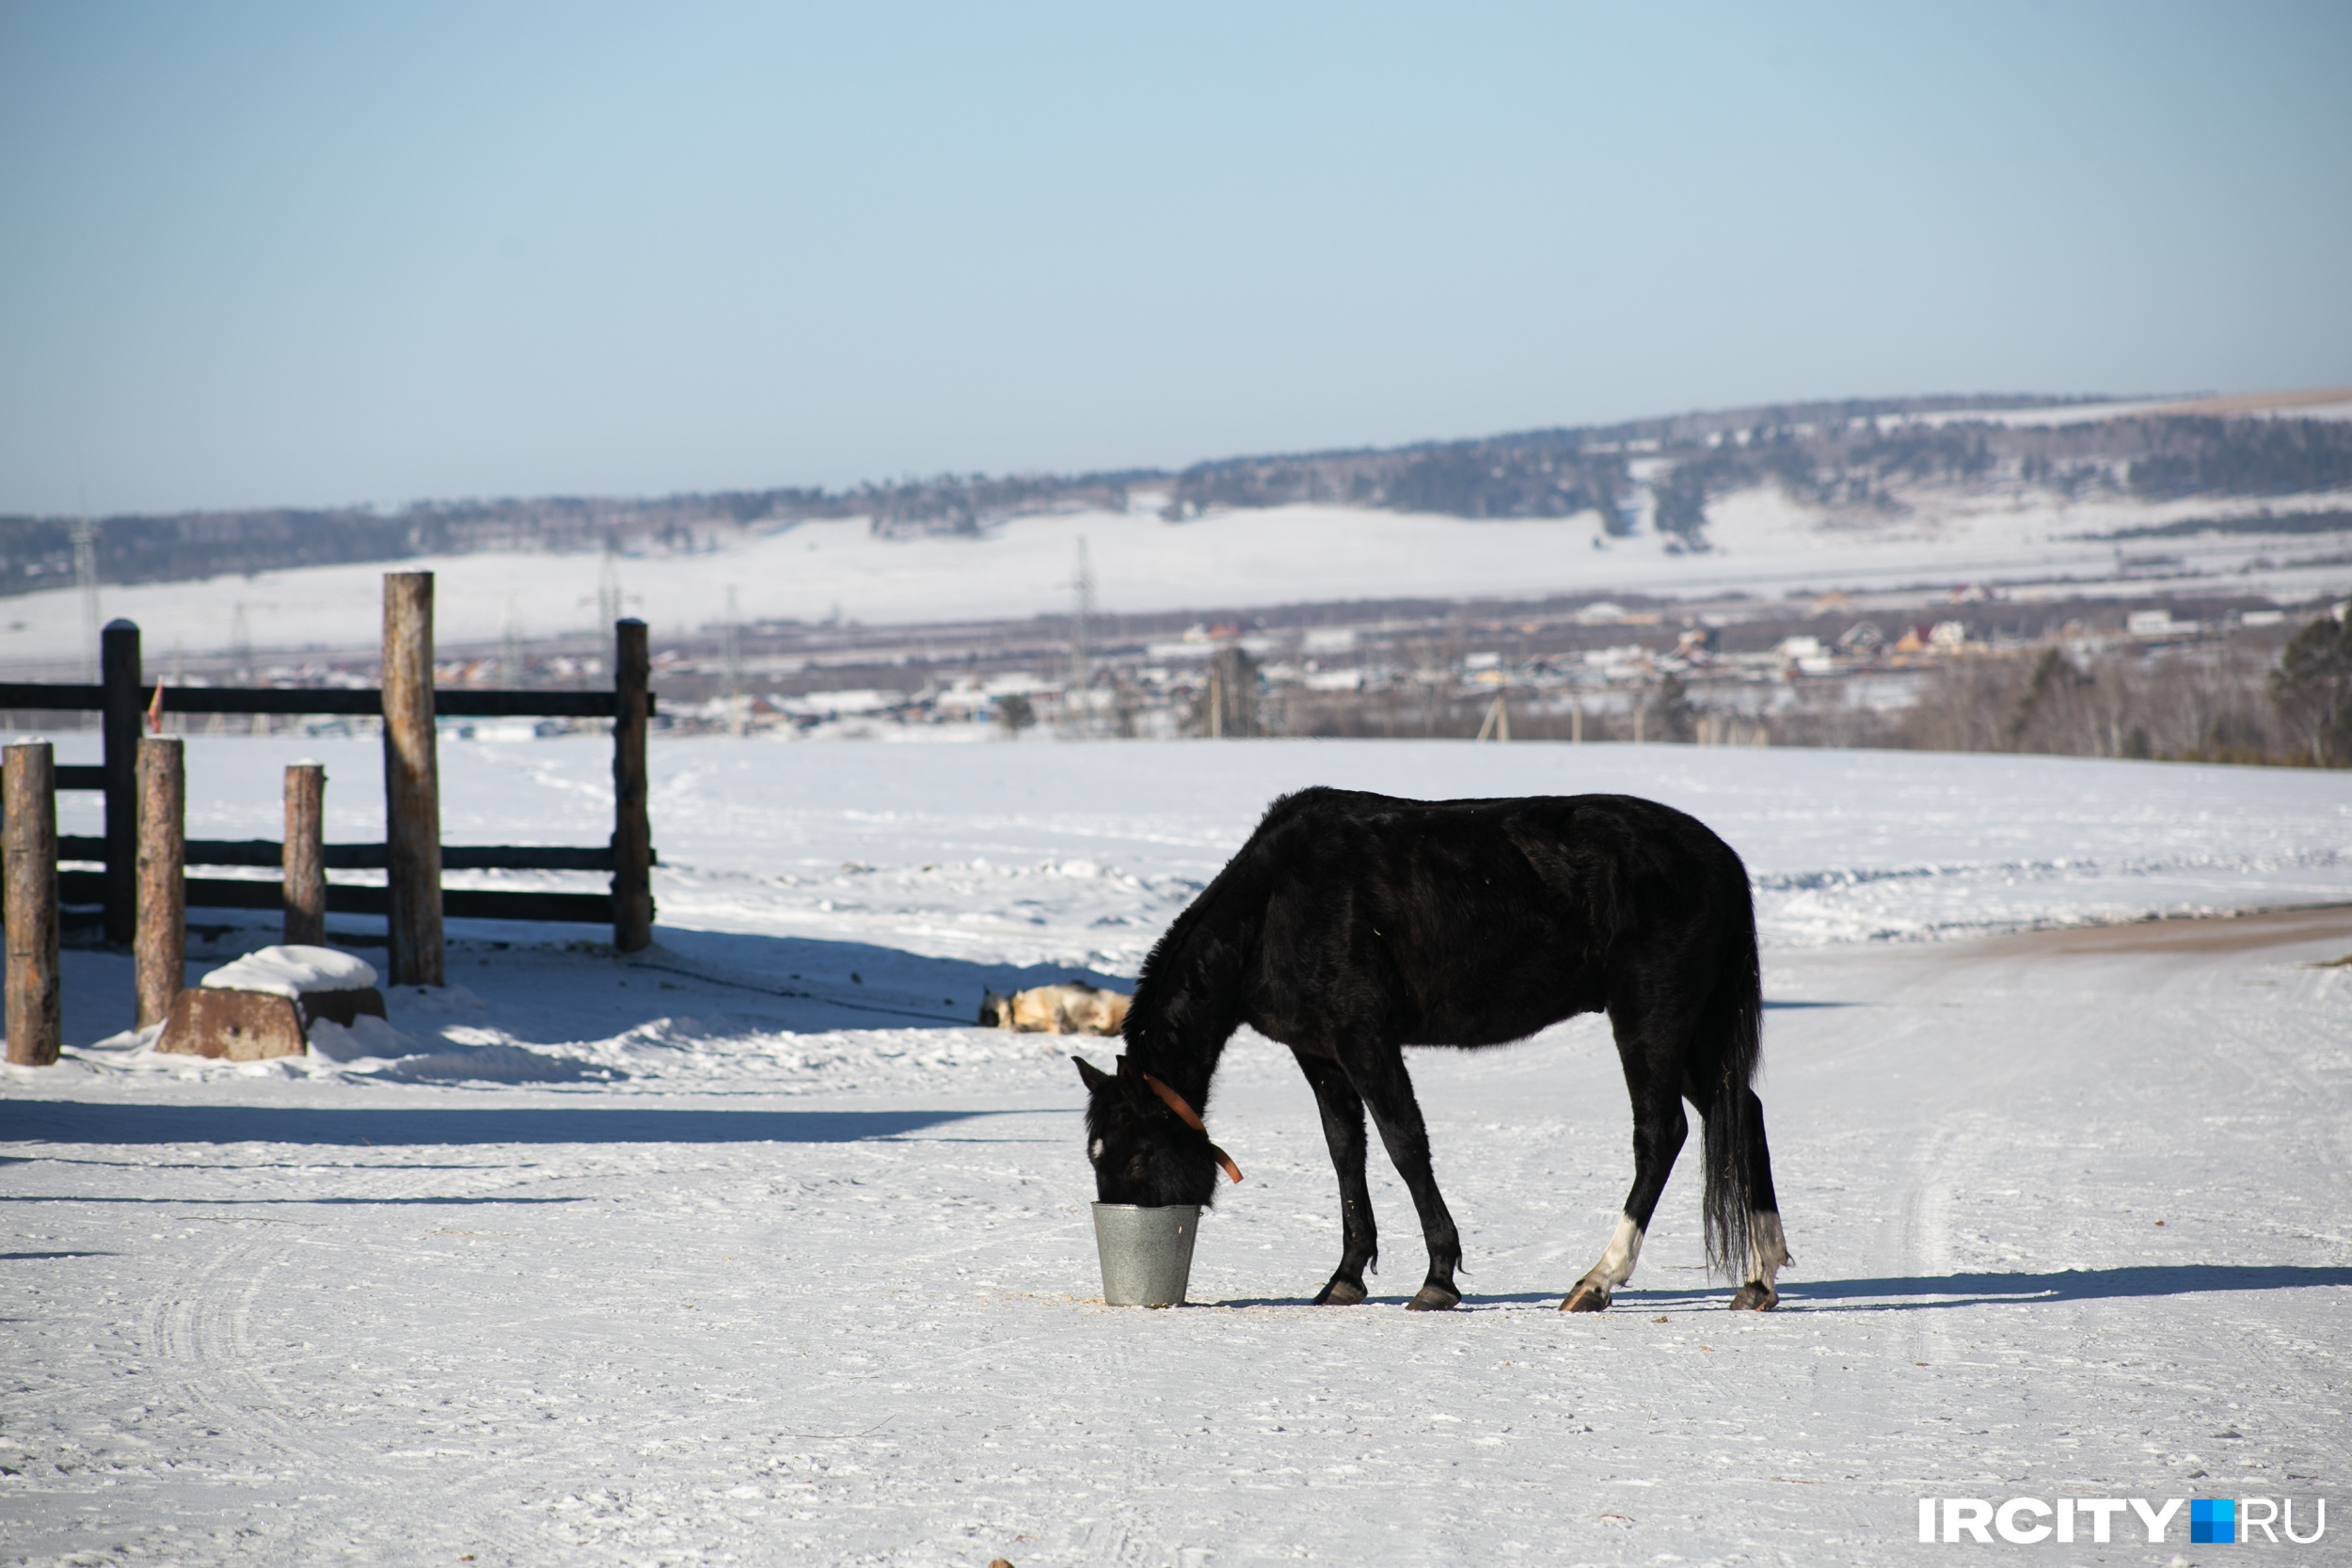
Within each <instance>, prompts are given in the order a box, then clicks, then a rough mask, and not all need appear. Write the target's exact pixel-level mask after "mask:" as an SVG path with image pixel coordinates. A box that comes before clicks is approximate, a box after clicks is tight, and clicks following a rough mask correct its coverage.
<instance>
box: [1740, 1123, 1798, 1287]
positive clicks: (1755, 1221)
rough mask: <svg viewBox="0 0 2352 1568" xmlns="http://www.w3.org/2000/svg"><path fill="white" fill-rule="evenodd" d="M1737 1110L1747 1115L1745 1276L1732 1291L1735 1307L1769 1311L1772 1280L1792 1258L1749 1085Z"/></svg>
mask: <svg viewBox="0 0 2352 1568" xmlns="http://www.w3.org/2000/svg"><path fill="white" fill-rule="evenodd" d="M1740 1115H1741V1116H1743V1117H1747V1118H1748V1126H1747V1134H1748V1135H1747V1139H1746V1144H1747V1149H1748V1173H1747V1174H1748V1277H1747V1281H1746V1283H1744V1284H1742V1285H1741V1286H1740V1289H1739V1290H1738V1291H1735V1292H1734V1293H1733V1294H1732V1298H1731V1305H1732V1308H1733V1309H1734V1310H1735V1311H1738V1310H1747V1311H1755V1312H1769V1311H1771V1310H1772V1307H1774V1306H1775V1305H1777V1304H1778V1303H1779V1301H1780V1291H1779V1289H1778V1287H1777V1286H1776V1285H1775V1284H1774V1280H1775V1279H1776V1278H1777V1276H1778V1275H1779V1274H1780V1271H1781V1270H1782V1269H1784V1268H1786V1267H1788V1264H1789V1262H1790V1261H1792V1259H1790V1258H1789V1256H1788V1239H1787V1238H1786V1237H1785V1236H1784V1235H1782V1233H1781V1228H1780V1199H1779V1198H1778V1197H1777V1196H1774V1195H1773V1192H1772V1150H1770V1149H1769V1148H1765V1146H1764V1102H1763V1101H1760V1100H1758V1099H1756V1091H1755V1090H1754V1089H1748V1090H1746V1091H1744V1092H1743V1094H1742V1096H1741V1103H1740Z"/></svg>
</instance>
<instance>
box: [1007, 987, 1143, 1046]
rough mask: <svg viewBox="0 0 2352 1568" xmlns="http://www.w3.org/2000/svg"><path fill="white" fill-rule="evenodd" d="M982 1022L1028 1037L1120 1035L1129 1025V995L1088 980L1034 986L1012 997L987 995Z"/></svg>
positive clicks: (1013, 994)
mask: <svg viewBox="0 0 2352 1568" xmlns="http://www.w3.org/2000/svg"><path fill="white" fill-rule="evenodd" d="M980 1022H982V1023H983V1024H988V1025H992V1026H993V1027H995V1028H998V1029H1011V1030H1015V1031H1017V1032H1019V1033H1021V1034H1025V1035H1116V1034H1118V1033H1119V1030H1120V1025H1122V1024H1124V1023H1125V1022H1127V995H1126V993H1125V992H1124V991H1116V990H1098V989H1096V988H1095V987H1093V986H1089V985H1088V984H1087V983H1086V982H1085V981H1084V980H1070V981H1066V982H1064V983H1063V984H1061V985H1058V986H1033V987H1031V988H1030V989H1029V990H1017V991H1014V992H1013V993H1012V994H1011V995H1010V996H999V995H997V994H996V993H995V992H994V991H993V990H992V991H983V992H981V993H980Z"/></svg>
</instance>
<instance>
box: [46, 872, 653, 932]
mask: <svg viewBox="0 0 2352 1568" xmlns="http://www.w3.org/2000/svg"><path fill="white" fill-rule="evenodd" d="M187 886H188V908H190V909H192V910H194V909H208V910H276V909H281V908H283V907H284V890H283V889H282V888H281V887H280V886H279V885H278V883H276V882H265V881H260V880H251V881H247V880H241V879H235V878H230V877H190V878H189V879H187ZM105 897H106V877H105V873H104V872H102V871H60V872H58V873H57V898H58V901H59V902H60V903H64V904H69V905H81V906H94V905H98V904H102V903H103V902H104V901H105ZM326 909H327V912H328V913H330V914H378V915H380V914H388V913H389V912H390V910H391V890H390V889H389V888H381V887H352V886H350V885H348V884H345V883H338V882H329V883H328V884H327V885H326ZM441 913H442V914H443V915H444V916H445V917H447V918H450V919H455V920H563V921H571V922H575V923H577V924H579V925H582V926H609V925H611V924H612V895H611V894H609V893H537V892H524V891H518V890H511V889H507V888H463V887H445V888H443V889H442V890H441ZM87 920H88V917H87V916H85V917H84V918H83V920H80V921H75V922H73V924H76V925H80V924H86V923H87Z"/></svg>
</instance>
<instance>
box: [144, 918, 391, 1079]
mask: <svg viewBox="0 0 2352 1568" xmlns="http://www.w3.org/2000/svg"><path fill="white" fill-rule="evenodd" d="M362 1014H365V1015H367V1016H369V1017H372V1018H382V1017H383V1016H384V996H383V993H382V992H381V991H379V990H376V989H375V969H374V966H373V965H371V964H370V963H369V962H368V961H367V960H366V959H364V958H354V957H352V956H351V955H350V954H348V953H338V952H336V951H335V950H334V949H333V948H331V947H304V946H298V945H292V944H290V945H287V946H282V947H264V948H262V950H261V951H260V952H258V953H247V954H246V956H245V957H244V958H238V959H236V960H235V961H234V962H232V963H227V964H223V965H222V966H221V967H220V968H218V969H216V970H215V971H213V972H212V973H211V974H207V975H206V976H204V979H203V981H202V982H201V983H200V984H199V985H197V986H195V987H193V988H191V989H190V990H183V991H182V992H181V993H180V996H179V999H178V1000H177V1001H176V1002H174V1003H173V1004H172V1008H171V1014H170V1016H169V1017H168V1018H167V1020H166V1021H165V1023H164V1032H163V1035H162V1037H161V1038H159V1039H158V1040H157V1041H156V1042H155V1049H156V1050H158V1051H166V1052H171V1053H176V1054H179V1055H183V1056H215V1057H225V1058H227V1059H228V1060H230V1061H232V1062H258V1061H263V1060H266V1059H268V1058H270V1057H272V1056H300V1055H304V1054H306V1053H308V1052H309V1050H310V1038H309V1036H310V1025H311V1024H312V1023H313V1022H317V1021H318V1020H320V1019H326V1020H328V1021H330V1022H335V1023H340V1024H342V1025H343V1026H344V1027H345V1028H348V1027H350V1026H351V1024H353V1023H354V1022H358V1019H359V1018H360V1016H361V1015H362Z"/></svg>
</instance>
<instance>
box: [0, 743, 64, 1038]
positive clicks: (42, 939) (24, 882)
mask: <svg viewBox="0 0 2352 1568" xmlns="http://www.w3.org/2000/svg"><path fill="white" fill-rule="evenodd" d="M0 811H5V812H6V814H7V827H6V830H5V842H4V843H0V863H5V876H6V879H7V884H8V1060H9V1061H10V1062H11V1063H13V1064H15V1065H17V1066H19V1067H47V1066H49V1065H50V1064H51V1063H52V1062H55V1061H56V1059H57V1048H58V1046H59V1045H60V1044H61V1043H62V1042H63V1038H64V1033H65V1021H64V1018H63V1015H62V1014H61V1013H60V1011H59V1002H60V997H59V994H58V990H57V758H56V752H54V751H52V750H51V748H50V745H49V742H47V741H45V740H42V741H36V742H33V743H32V744H29V745H24V746H11V747H9V748H8V750H7V752H6V753H5V762H4V763H0Z"/></svg>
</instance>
